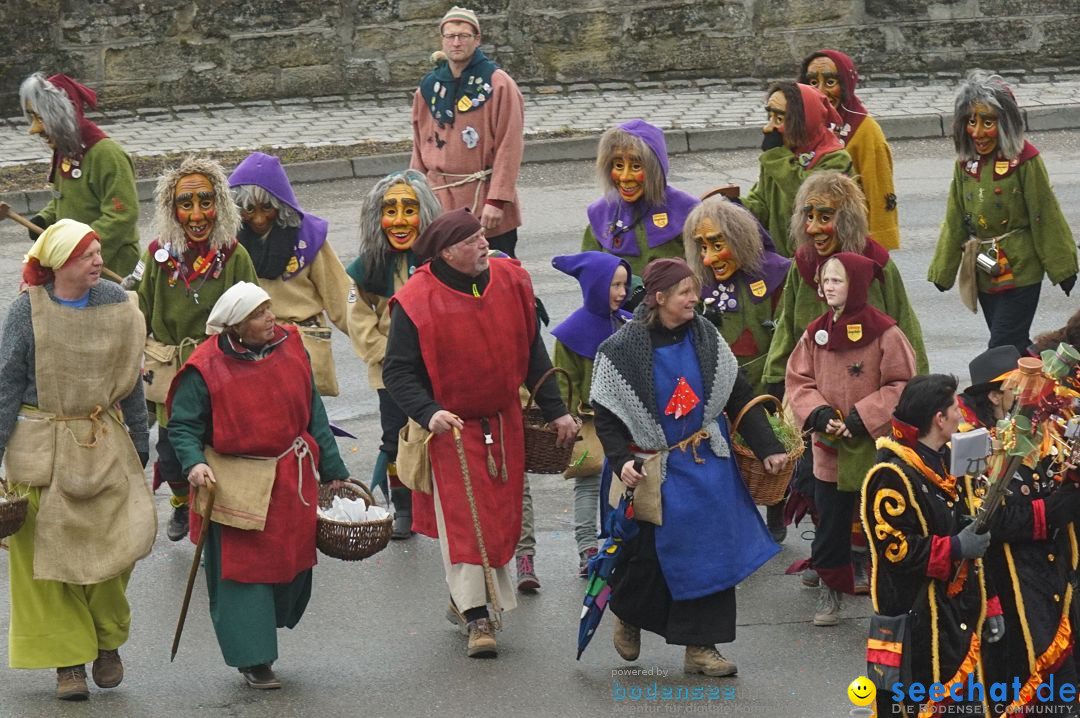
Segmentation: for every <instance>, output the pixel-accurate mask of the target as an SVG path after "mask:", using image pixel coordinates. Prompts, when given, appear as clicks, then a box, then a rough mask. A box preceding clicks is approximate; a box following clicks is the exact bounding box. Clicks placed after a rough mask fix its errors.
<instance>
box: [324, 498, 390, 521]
mask: <svg viewBox="0 0 1080 718" xmlns="http://www.w3.org/2000/svg"><path fill="white" fill-rule="evenodd" d="M319 516H321V517H322V518H324V519H330V520H331V521H342V522H345V523H350V524H358V523H363V522H365V521H379V520H380V519H385V518H386V517H387V516H389V514H388V513H387V511H386V509H384V508H383V507H382V506H368V505H367V502H365V501H364V500H363V499H362V498H356V499H344V498H342V497H340V496H335V497H334V503H332V504H331V505H330V508H328V509H319Z"/></svg>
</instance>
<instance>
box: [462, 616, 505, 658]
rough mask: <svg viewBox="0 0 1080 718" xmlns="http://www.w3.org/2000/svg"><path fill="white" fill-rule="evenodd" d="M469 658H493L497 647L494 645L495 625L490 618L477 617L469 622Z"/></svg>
mask: <svg viewBox="0 0 1080 718" xmlns="http://www.w3.org/2000/svg"><path fill="white" fill-rule="evenodd" d="M468 654H469V658H495V657H496V656H497V655H499V649H498V648H497V647H496V646H495V626H493V625H491V619H490V618H478V619H476V620H475V621H470V622H469V648H468Z"/></svg>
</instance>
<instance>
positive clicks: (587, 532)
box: [573, 475, 600, 554]
mask: <svg viewBox="0 0 1080 718" xmlns="http://www.w3.org/2000/svg"><path fill="white" fill-rule="evenodd" d="M573 482H574V541H575V542H577V552H578V554H582V553H585V549H588V548H596V520H597V517H598V516H599V515H600V476H599V475H597V476H583V477H581V478H579V479H573Z"/></svg>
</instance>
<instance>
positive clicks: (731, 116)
mask: <svg viewBox="0 0 1080 718" xmlns="http://www.w3.org/2000/svg"><path fill="white" fill-rule="evenodd" d="M1070 77H1071V76H1070ZM1009 79H1014V78H1009ZM1040 79H1041V78H1040ZM741 84H743V83H742V81H740V82H738V83H736V85H741ZM763 86H764V84H763V83H755V84H754V85H753V86H747V87H741V86H736V87H732V85H731V83H730V82H727V81H719V80H695V81H690V80H682V81H671V82H668V83H666V84H660V83H638V84H631V83H602V84H600V85H592V84H586V85H570V86H567V87H563V86H547V87H537V88H523V92H525V93H526V97H525V133H526V136H535V135H537V134H541V133H543V134H547V133H558V132H564V131H568V130H572V131H575V132H595V131H600V130H603V129H605V128H607V127H610V126H611V125H613V124H615V123H617V122H622V121H624V120H628V119H632V118H635V117H642V118H644V119H647V120H649V121H650V122H652V123H654V124H656V125H658V126H660V127H663V128H665V129H698V128H719V127H742V126H748V125H757V124H759V123H760V122H761V120H762V115H763V110H762V104H763V102H764V97H763V95H764V90H763ZM1014 87H1015V91H1016V96H1017V99H1018V101H1019V103H1020V105H1021V107H1036V106H1040V105H1080V79H1067V80H1047V81H1037V82H1020V83H1018V84H1015V85H1014ZM953 95H954V85H952V84H948V83H944V82H942V83H938V84H930V85H922V86H896V87H885V86H875V87H866V88H862V89H860V91H859V97H860V98H862V100H863V102H864V103H865V105H866V107H867V109H869V110H870V112H871V113H872V114H874V115H875V116H877V117H903V116H911V115H927V114H944V115H949V114H951V112H952V105H953ZM411 98H412V94H411V93H404V92H396V93H383V94H380V95H378V96H372V95H349V96H343V95H342V96H329V97H314V98H292V99H282V100H275V101H272V102H271V101H269V100H260V101H251V102H240V103H217V104H208V105H182V106H176V107H147V108H138V109H136V110H134V111H132V110H109V109H108V108H107V107H104V108H102V109H103V110H104V111H103V112H94V113H90V115H89V116H90V118H91V119H93V120H95V121H96V122H98V123H99V124H101V125H102V126H103V127H104V128H105V130H106V132H107V133H108V134H109V135H111V136H112V137H113V138H114V139H116V140H117V141H118V142H119V143H120V144H121V145H123V146H124V147H125V148H126V149H127V150H128V151H129V152H131V153H132V154H136V155H154V154H163V153H166V152H175V151H185V150H193V151H194V150H212V149H213V150H225V149H238V148H249V147H259V146H264V145H270V146H275V147H294V146H306V147H320V146H326V145H347V144H354V143H359V142H364V141H368V140H370V141H375V142H392V141H400V140H408V139H410V138H411V130H410V127H409V119H410V115H409V104H410V102H411ZM106 102H107V100H106ZM27 129H28V125H27V123H26V121H25V120H23V118H22V117H18V116H16V117H9V118H7V119H6V120H4V119H0V147H2V148H3V151H2V152H0V166H8V165H13V164H19V163H23V162H35V161H42V160H45V159H47V157H48V152H47V150H46V149H45V148H44V147H43V146H42V143H41V142H40V140H38V139H37V138H34V137H31V136H29V135H28V134H27V133H26V131H27Z"/></svg>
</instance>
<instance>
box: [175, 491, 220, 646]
mask: <svg viewBox="0 0 1080 718" xmlns="http://www.w3.org/2000/svg"><path fill="white" fill-rule="evenodd" d="M203 488H205V489H206V490H207V492H208V495H207V497H206V515H205V516H203V522H202V529H201V530H200V531H199V542H198V543H197V544H195V558H194V559H193V560H192V561H191V570H190V571H188V577H187V590H186V591H184V602H183V604H181V606H180V619H179V620H178V621H177V622H176V635H174V636H173V639H172V653H171V654H169V663H172V662H173V659H174V658H176V650H177V649H178V648H179V647H180V636H181V635H182V634H183V633H184V620H185V619H187V612H188V604H190V603H191V589H192V588H194V587H195V576H196V575H198V573H199V561H201V560H202V550H203V544H205V543H206V534H207V533H208V532H209V531H210V517H211V516H213V515H214V485H213V484H206V485H205V486H204V487H203ZM192 498H193V499H194V497H192Z"/></svg>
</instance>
